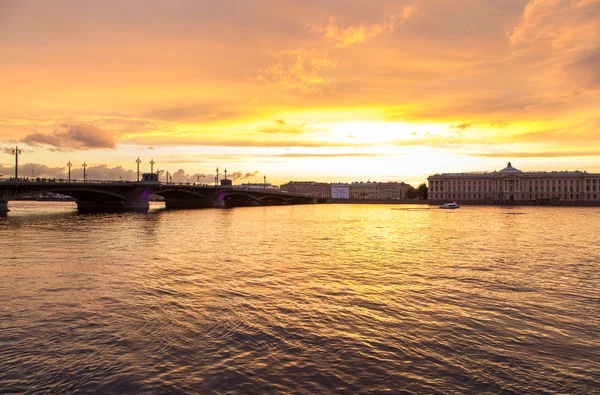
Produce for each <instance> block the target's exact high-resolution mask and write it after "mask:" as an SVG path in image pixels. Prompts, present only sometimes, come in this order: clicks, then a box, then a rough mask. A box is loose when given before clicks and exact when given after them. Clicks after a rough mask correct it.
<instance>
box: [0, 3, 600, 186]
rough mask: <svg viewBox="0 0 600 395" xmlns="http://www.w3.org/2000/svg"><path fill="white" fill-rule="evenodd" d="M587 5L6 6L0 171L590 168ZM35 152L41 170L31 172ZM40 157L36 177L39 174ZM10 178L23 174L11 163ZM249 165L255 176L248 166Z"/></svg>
mask: <svg viewBox="0 0 600 395" xmlns="http://www.w3.org/2000/svg"><path fill="white" fill-rule="evenodd" d="M598 11H600V0H575V1H570V0H531V1H528V0H515V1H511V2H505V3H503V4H497V2H481V1H475V0H459V1H454V2H442V1H427V0H412V1H388V0H378V1H370V2H363V1H358V0H357V1H351V0H328V1H320V2H310V1H307V2H302V3H297V2H287V1H283V2H282V1H274V0H261V1H259V2H256V3H248V2H239V1H235V0H228V1H222V2H218V3H215V2H209V1H185V0H181V1H177V2H159V1H131V2H125V3H123V2H101V3H99V2H92V1H68V0H64V1H56V2H38V1H33V0H32V1H27V0H25V1H10V0H9V1H4V2H3V3H2V4H0V32H1V33H2V34H1V35H0V51H1V52H2V54H3V57H2V58H1V59H0V71H1V73H0V86H2V87H3V89H2V91H3V95H2V96H1V97H0V140H1V141H2V144H1V145H0V146H1V147H2V148H3V149H4V150H3V152H4V155H2V156H0V158H2V159H1V160H0V166H1V167H0V174H2V173H4V176H7V175H8V174H10V173H8V174H7V172H8V171H10V170H9V169H10V168H12V166H13V159H12V158H11V154H10V150H11V149H12V148H14V146H15V145H19V147H20V148H22V149H23V150H24V153H23V156H22V157H21V158H20V163H21V164H22V165H23V166H26V165H28V164H29V166H30V167H31V168H24V169H25V170H24V171H27V170H33V171H34V174H35V172H36V171H39V172H41V173H39V174H37V175H38V176H44V175H47V176H52V174H57V173H58V172H60V171H61V170H60V169H63V170H62V171H64V172H66V162H67V161H68V160H70V161H71V162H73V163H74V164H75V166H74V169H76V168H77V169H78V168H79V166H80V164H81V163H83V162H84V161H85V162H86V163H87V164H89V165H91V166H95V167H96V168H98V174H100V173H101V171H100V169H101V168H103V166H104V167H106V169H107V173H106V174H109V175H110V176H115V175H117V174H119V171H122V172H123V174H124V175H125V174H130V173H128V172H131V171H132V170H135V159H136V158H137V157H140V158H141V159H142V160H143V161H144V165H143V166H145V171H148V170H149V165H148V162H149V161H150V159H154V161H155V162H156V165H155V168H157V169H162V170H168V171H169V172H170V173H176V172H179V171H180V170H181V172H182V173H180V174H182V176H183V177H199V176H200V175H202V174H204V175H206V180H210V177H214V169H215V168H216V167H219V168H221V169H224V168H227V169H228V170H229V172H230V174H232V173H236V174H241V175H242V176H241V177H244V176H246V175H249V176H248V177H247V178H245V179H244V182H245V181H251V182H252V181H262V177H263V175H267V178H268V180H269V181H270V182H273V183H274V184H280V183H283V182H286V181H289V180H308V179H310V180H315V181H366V180H371V181H373V180H376V181H388V180H396V181H406V182H410V183H415V184H416V183H420V182H423V181H424V180H425V177H426V176H427V175H428V174H433V173H437V172H454V171H479V170H490V171H493V170H494V169H501V168H502V167H504V165H505V164H506V162H507V161H509V160H510V161H512V162H513V164H514V165H515V166H517V167H519V168H520V169H522V170H526V171H532V170H576V169H578V170H587V171H590V172H591V171H597V172H600V161H599V160H598V159H599V158H600V150H598V149H597V147H598V146H599V143H600V133H598V127H600V117H599V116H598V114H597V109H598V108H599V105H600V95H599V94H598V93H600V92H599V90H600V77H599V74H598V71H597V70H600V25H599V24H598V23H597V19H596V17H595V15H597V13H598ZM44 166H45V167H44ZM44 172H45V173H44ZM22 174H25V173H22ZM253 177H254V178H256V180H255V179H254V178H253Z"/></svg>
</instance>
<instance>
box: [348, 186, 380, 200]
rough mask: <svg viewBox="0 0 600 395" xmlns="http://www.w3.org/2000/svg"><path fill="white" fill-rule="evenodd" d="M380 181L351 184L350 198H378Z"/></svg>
mask: <svg viewBox="0 0 600 395" xmlns="http://www.w3.org/2000/svg"><path fill="white" fill-rule="evenodd" d="M378 195H379V183H378V182H353V183H352V184H350V199H377V198H378Z"/></svg>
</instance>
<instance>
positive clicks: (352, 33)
mask: <svg viewBox="0 0 600 395" xmlns="http://www.w3.org/2000/svg"><path fill="white" fill-rule="evenodd" d="M416 10H417V9H416V7H415V6H410V5H405V6H404V8H403V10H402V13H401V14H400V15H395V14H394V15H391V16H390V17H388V18H387V19H386V20H384V21H383V22H381V23H375V24H372V25H369V26H363V25H360V26H349V27H345V28H344V27H340V26H338V25H336V23H335V20H334V18H330V19H329V24H328V25H327V26H326V27H325V28H322V27H314V28H313V31H316V32H318V33H320V34H322V35H323V37H324V38H326V39H328V40H332V41H334V42H335V43H336V45H337V46H338V47H347V46H349V45H352V44H357V43H361V42H364V41H367V40H370V39H372V38H375V37H377V36H379V35H380V34H383V33H391V32H393V31H394V30H395V29H396V27H398V26H399V25H401V24H403V23H404V22H405V21H406V20H408V19H409V18H410V17H411V16H412V15H414V14H415V12H416Z"/></svg>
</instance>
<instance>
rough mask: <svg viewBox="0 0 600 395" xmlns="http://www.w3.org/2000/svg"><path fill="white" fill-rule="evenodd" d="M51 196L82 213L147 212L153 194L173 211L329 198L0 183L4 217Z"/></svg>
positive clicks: (150, 184)
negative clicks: (12, 206)
mask: <svg viewBox="0 0 600 395" xmlns="http://www.w3.org/2000/svg"><path fill="white" fill-rule="evenodd" d="M47 192H52V193H58V194H61V195H66V196H70V197H73V198H75V200H76V203H77V208H78V209H79V211H80V212H94V211H100V212H102V211H147V210H148V208H149V203H148V201H149V198H150V195H152V194H155V195H159V196H162V197H163V198H164V201H165V206H166V208H169V209H170V208H201V207H221V208H225V207H239V206H270V205H288V204H311V203H325V198H315V197H313V196H307V195H296V194H289V193H285V192H280V191H275V190H269V189H243V188H239V187H235V186H231V185H226V186H223V185H222V186H209V185H195V184H183V183H179V184H178V183H162V182H158V181H135V182H132V181H89V180H88V181H86V182H81V181H77V182H75V181H70V182H69V181H65V180H32V181H29V180H23V179H11V180H0V214H2V213H6V212H8V211H10V210H9V209H8V202H9V201H10V200H17V199H20V198H23V197H27V196H32V195H35V194H38V193H47Z"/></svg>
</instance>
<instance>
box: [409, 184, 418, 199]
mask: <svg viewBox="0 0 600 395" xmlns="http://www.w3.org/2000/svg"><path fill="white" fill-rule="evenodd" d="M406 197H407V198H409V199H416V198H418V197H419V194H418V193H417V190H416V189H415V187H413V186H412V185H409V186H408V189H407V190H406Z"/></svg>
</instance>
